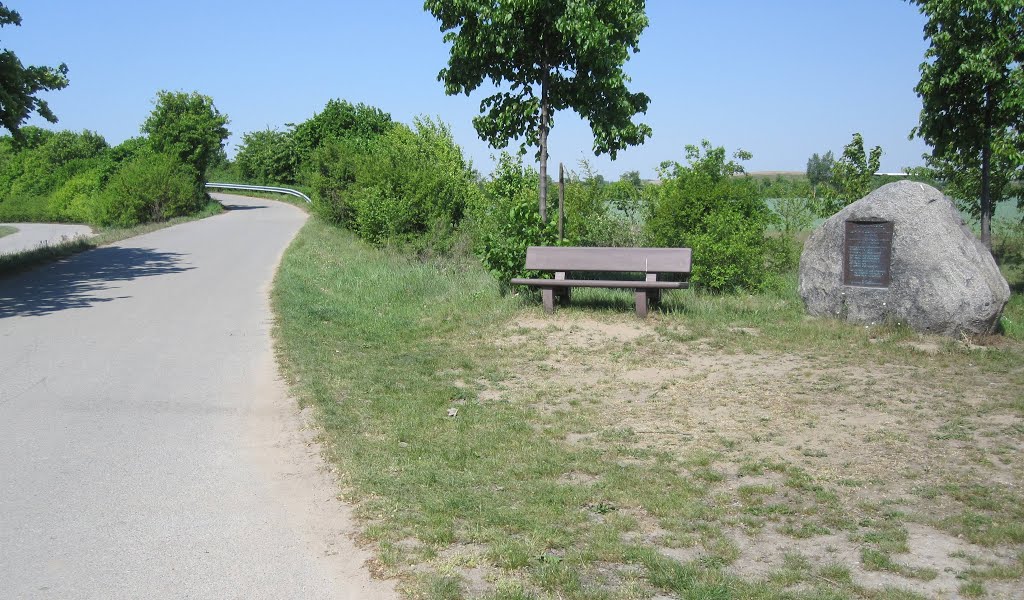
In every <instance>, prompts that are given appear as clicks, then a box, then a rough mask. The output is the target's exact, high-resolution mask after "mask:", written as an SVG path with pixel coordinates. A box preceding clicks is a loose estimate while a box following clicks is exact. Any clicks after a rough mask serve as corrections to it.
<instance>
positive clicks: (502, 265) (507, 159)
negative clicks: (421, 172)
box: [472, 152, 558, 289]
mask: <svg viewBox="0 0 1024 600" xmlns="http://www.w3.org/2000/svg"><path fill="white" fill-rule="evenodd" d="M539 179H540V178H539V176H538V174H537V172H536V171H534V170H532V169H529V168H527V167H525V166H524V165H523V162H522V159H521V158H520V157H513V156H511V155H510V154H508V153H507V152H502V154H501V157H500V159H499V161H498V166H497V167H496V168H495V170H494V173H493V174H492V175H491V178H490V179H489V180H488V181H487V182H485V183H484V197H485V203H481V204H478V205H475V206H473V207H472V219H473V221H475V222H476V224H477V227H478V228H479V232H480V234H479V241H478V248H477V251H478V253H479V254H480V259H481V261H482V262H483V264H484V267H485V268H486V269H487V270H488V271H489V272H490V273H491V274H492V275H493V276H494V277H495V278H496V279H497V280H498V282H499V284H500V285H501V286H502V288H503V289H505V288H507V286H508V283H509V280H510V279H512V278H513V277H520V276H526V277H531V276H536V275H538V274H536V273H530V272H527V271H526V270H525V266H526V249H527V248H528V247H530V246H554V245H557V243H558V224H557V220H556V219H549V221H548V223H546V224H545V223H544V222H543V221H541V218H540V212H539V210H538V207H537V197H538V191H537V187H538V182H539Z"/></svg>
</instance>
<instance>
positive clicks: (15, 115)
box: [0, 4, 68, 141]
mask: <svg viewBox="0 0 1024 600" xmlns="http://www.w3.org/2000/svg"><path fill="white" fill-rule="evenodd" d="M5 25H15V26H20V25H21V15H19V14H18V13H17V12H16V11H13V10H11V9H10V8H7V7H6V6H4V5H3V4H0V27H3V26H5ZM67 76H68V67H67V65H65V64H64V63H61V64H60V65H58V66H56V67H26V66H25V65H23V64H22V63H21V60H19V59H18V57H17V55H15V54H14V52H12V51H10V50H6V49H5V50H4V51H3V52H0V126H3V127H4V128H5V129H7V130H8V131H10V132H11V134H13V135H14V137H15V139H16V140H19V141H21V140H22V135H21V131H20V129H21V124H22V123H24V122H25V121H26V120H28V118H29V116H30V115H31V114H32V113H36V114H38V115H39V116H41V117H42V118H44V119H46V120H47V121H49V122H50V123H56V122H57V117H56V115H54V114H53V111H51V110H50V107H49V105H48V104H47V103H46V101H45V100H42V99H40V98H39V97H38V94H39V93H40V92H46V91H50V90H61V89H64V88H65V87H67V85H68V77H67Z"/></svg>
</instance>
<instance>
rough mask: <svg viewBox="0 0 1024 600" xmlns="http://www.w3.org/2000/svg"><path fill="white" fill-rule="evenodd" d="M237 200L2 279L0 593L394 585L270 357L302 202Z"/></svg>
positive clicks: (371, 589)
mask: <svg viewBox="0 0 1024 600" xmlns="http://www.w3.org/2000/svg"><path fill="white" fill-rule="evenodd" d="M217 197H218V199H220V200H222V201H223V202H225V204H230V205H234V207H235V210H231V211H230V212H228V213H226V214H223V215H219V216H216V217H212V218H209V219H204V220H201V221H196V222H192V223H186V224H183V225H178V226H176V227H170V228H167V229H163V230H160V231H157V232H154V233H151V234H148V235H144V236H140V237H137V238H133V239H130V240H126V241H124V242H122V243H119V244H116V245H112V246H105V247H102V248H98V249H96V250H92V251H89V252H85V253H82V254H79V255H76V256H74V257H72V258H70V259H68V260H65V261H62V262H59V263H55V264H51V265H47V266H44V267H41V268H38V269H35V270H33V271H30V272H27V273H24V274H21V275H19V276H16V277H9V278H0V596H2V597H5V598H105V599H106V598H246V599H249V598H268V599H269V598H275V599H276V598H351V599H353V600H354V599H360V600H363V599H371V598H390V597H392V594H393V592H392V590H391V589H390V587H389V586H387V585H385V584H382V583H380V582H375V581H373V580H372V579H371V578H370V577H369V575H368V573H367V571H366V569H365V568H364V567H363V562H364V560H365V559H366V558H367V557H366V556H365V555H364V554H363V553H362V552H361V551H360V550H358V549H357V548H355V547H354V545H353V543H352V541H351V539H350V537H349V532H350V523H349V520H348V514H347V512H346V510H347V509H346V508H345V507H344V505H342V504H341V503H340V502H338V501H337V499H336V496H337V489H336V487H335V484H334V482H333V480H332V479H331V477H330V476H329V475H327V474H326V473H325V472H324V468H323V465H322V463H321V462H319V460H320V459H319V453H318V451H317V449H316V447H315V445H313V444H312V441H311V437H312V436H313V434H312V433H311V432H310V431H309V430H307V429H304V428H303V427H302V423H301V415H300V414H299V413H298V412H297V409H296V408H295V407H294V402H293V401H290V400H289V399H288V397H287V396H286V392H285V389H284V385H283V383H282V382H281V381H280V380H279V379H278V378H277V375H276V370H275V364H274V360H273V354H272V348H271V340H270V329H271V326H272V323H271V313H270V309H269V301H268V292H269V289H270V283H271V280H272V277H273V274H274V269H275V266H276V264H277V262H278V261H279V259H280V256H281V254H282V253H283V251H284V249H285V247H286V246H287V245H288V243H289V242H290V240H291V239H292V237H293V236H294V235H295V233H296V232H297V231H298V229H299V228H300V227H301V226H302V224H303V222H304V221H305V219H306V215H305V213H303V212H302V211H300V210H299V209H297V208H295V207H293V206H290V205H288V204H283V203H278V202H272V201H269V200H258V199H245V198H241V197H238V196H221V195H217Z"/></svg>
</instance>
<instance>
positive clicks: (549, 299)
mask: <svg viewBox="0 0 1024 600" xmlns="http://www.w3.org/2000/svg"><path fill="white" fill-rule="evenodd" d="M540 295H541V298H543V299H544V312H546V313H549V314H550V313H553V312H555V290H553V289H552V288H541V289H540Z"/></svg>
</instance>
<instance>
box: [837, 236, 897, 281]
mask: <svg viewBox="0 0 1024 600" xmlns="http://www.w3.org/2000/svg"><path fill="white" fill-rule="evenodd" d="M891 261H892V222H891V221H847V222H846V243H845V244H844V249H843V284H844V285H855V286H860V287H882V288H884V287H889V284H890V283H892V273H891V272H890V263H891Z"/></svg>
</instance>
